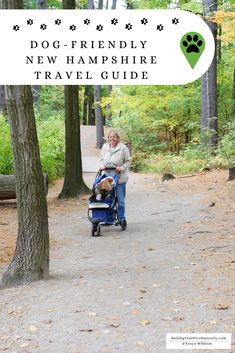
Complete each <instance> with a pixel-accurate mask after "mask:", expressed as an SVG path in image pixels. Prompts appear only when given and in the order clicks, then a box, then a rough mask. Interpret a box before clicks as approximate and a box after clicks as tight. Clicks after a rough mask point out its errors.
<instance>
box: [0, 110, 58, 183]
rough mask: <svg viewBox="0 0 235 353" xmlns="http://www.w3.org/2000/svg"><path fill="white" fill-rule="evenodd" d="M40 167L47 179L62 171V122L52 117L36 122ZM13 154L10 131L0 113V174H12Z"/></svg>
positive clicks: (54, 177)
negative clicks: (47, 176)
mask: <svg viewBox="0 0 235 353" xmlns="http://www.w3.org/2000/svg"><path fill="white" fill-rule="evenodd" d="M37 131H38V139H39V145H40V155H41V162H42V168H43V171H44V172H47V173H48V174H49V180H54V179H57V178H58V177H61V176H62V175H63V172H64V123H63V121H62V120H61V119H59V120H55V119H54V118H53V119H51V120H48V121H38V122H37ZM13 173H14V170H13V156H12V149H11V141H10V131H9V126H8V123H7V121H6V119H5V118H4V117H3V115H1V114H0V174H13Z"/></svg>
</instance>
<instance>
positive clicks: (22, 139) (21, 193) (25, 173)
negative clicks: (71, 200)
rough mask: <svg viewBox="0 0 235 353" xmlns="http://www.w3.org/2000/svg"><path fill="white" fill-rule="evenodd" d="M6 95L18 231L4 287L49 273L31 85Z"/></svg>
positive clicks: (15, 0)
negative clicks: (14, 177) (14, 176)
mask: <svg viewBox="0 0 235 353" xmlns="http://www.w3.org/2000/svg"><path fill="white" fill-rule="evenodd" d="M1 6H2V8H6V9H7V8H9V9H22V8H23V2H22V1H20V0H9V1H7V0H4V1H3V2H2V4H1ZM6 98H7V110H8V118H9V124H10V131H11V141H12V149H13V156H14V169H15V175H16V191H17V211H18V235H17V242H16V248H15V252H14V256H13V259H12V261H11V263H10V265H9V266H8V268H7V270H6V272H5V273H4V274H3V277H2V280H1V287H10V286H15V285H19V284H25V283H28V282H32V281H36V280H39V279H43V278H44V279H45V278H47V277H48V275H49V232H48V215H47V202H46V195H45V191H44V185H43V174H42V168H41V163H40V154H39V146H38V140H37V132H36V123H35V117H34V110H33V98H32V92H31V87H30V86H6Z"/></svg>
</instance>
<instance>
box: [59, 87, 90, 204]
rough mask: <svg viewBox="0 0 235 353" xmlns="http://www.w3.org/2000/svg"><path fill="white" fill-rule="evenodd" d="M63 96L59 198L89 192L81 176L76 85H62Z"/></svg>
mask: <svg viewBox="0 0 235 353" xmlns="http://www.w3.org/2000/svg"><path fill="white" fill-rule="evenodd" d="M64 96H65V172H64V185H63V189H62V191H61V193H60V195H59V198H68V197H77V196H79V194H80V193H82V192H89V189H88V187H87V186H86V185H85V183H84V181H83V176H82V157H81V141H80V121H79V108H78V107H79V105H78V88H77V86H64Z"/></svg>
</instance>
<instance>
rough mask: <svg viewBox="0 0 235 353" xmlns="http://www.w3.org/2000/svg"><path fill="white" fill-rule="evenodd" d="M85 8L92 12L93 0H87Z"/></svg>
mask: <svg viewBox="0 0 235 353" xmlns="http://www.w3.org/2000/svg"><path fill="white" fill-rule="evenodd" d="M87 8H88V9H89V10H94V8H95V5H94V0H88V1H87Z"/></svg>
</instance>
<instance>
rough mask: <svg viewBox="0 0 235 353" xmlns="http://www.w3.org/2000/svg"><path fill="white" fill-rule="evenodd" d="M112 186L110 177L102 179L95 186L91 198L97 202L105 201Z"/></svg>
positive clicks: (112, 182)
mask: <svg viewBox="0 0 235 353" xmlns="http://www.w3.org/2000/svg"><path fill="white" fill-rule="evenodd" d="M113 186H114V179H113V178H112V177H105V178H103V179H102V180H101V181H100V182H99V183H98V184H96V186H95V188H94V190H93V196H94V198H95V199H96V200H97V201H101V200H105V199H106V197H107V195H108V193H109V192H110V191H111V190H112V188H113Z"/></svg>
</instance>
